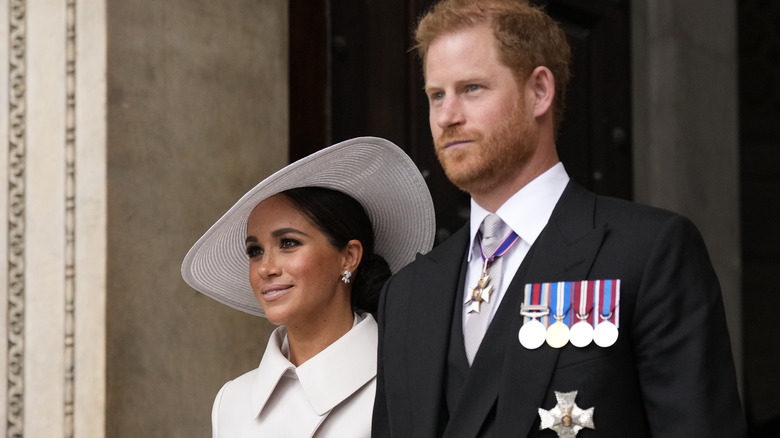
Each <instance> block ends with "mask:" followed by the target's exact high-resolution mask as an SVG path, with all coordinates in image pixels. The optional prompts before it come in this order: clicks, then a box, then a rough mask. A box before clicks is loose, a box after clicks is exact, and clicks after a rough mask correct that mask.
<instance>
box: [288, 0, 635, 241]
mask: <svg viewBox="0 0 780 438" xmlns="http://www.w3.org/2000/svg"><path fill="white" fill-rule="evenodd" d="M432 3H433V1H431V0H405V1H399V2H386V1H354V0H352V1H350V0H291V1H290V142H291V143H290V159H291V160H294V159H297V158H300V157H302V156H305V155H307V154H309V153H311V152H314V151H316V150H318V149H320V148H322V147H324V146H326V145H328V144H331V143H335V142H338V141H341V140H345V139H347V138H351V137H356V136H362V135H371V136H380V137H384V138H387V139H389V140H391V141H393V142H395V143H396V144H398V145H399V146H400V147H402V148H403V149H404V150H405V151H407V153H408V154H409V155H410V156H411V157H412V159H413V160H414V161H415V163H417V165H418V167H419V168H420V170H421V172H422V173H423V175H424V176H425V177H426V181H427V182H428V186H429V188H430V190H431V193H432V195H433V198H434V203H435V206H436V211H437V217H436V219H437V226H438V237H439V238H440V239H441V238H444V237H446V236H448V235H449V234H451V233H452V232H454V231H455V230H457V229H458V228H459V227H461V226H462V225H463V224H464V223H465V221H466V219H467V218H468V209H469V203H468V196H467V195H466V194H464V193H462V192H460V191H459V190H458V189H456V188H455V187H454V186H453V185H452V184H450V182H449V181H448V180H447V179H446V177H445V176H444V172H443V171H442V170H441V168H440V166H439V164H438V162H437V161H436V158H435V155H434V153H433V150H432V146H431V136H430V131H429V128H428V117H427V112H428V107H427V100H426V98H425V95H424V94H423V92H422V89H423V80H422V74H421V70H420V64H419V62H418V60H417V59H416V55H415V54H414V53H413V52H411V51H409V48H410V47H411V46H412V42H411V33H412V29H413V28H414V26H415V24H416V22H417V19H418V17H419V16H420V15H421V14H422V13H423V12H424V11H425V10H426V9H427V8H429V7H430V5H431V4H432ZM535 3H537V4H542V5H543V6H544V7H545V8H546V9H547V11H548V12H549V13H550V15H552V16H553V17H554V18H555V19H556V20H558V21H559V22H560V23H561V25H562V27H563V28H564V29H565V30H566V32H567V34H568V36H569V40H570V43H571V45H572V49H573V60H574V62H573V69H572V70H573V78H572V83H571V86H570V87H569V96H568V99H567V106H568V110H567V112H566V116H565V120H564V122H563V125H562V126H561V132H560V135H559V139H558V149H559V153H560V157H561V160H562V161H563V163H564V164H565V166H566V169H567V171H568V172H569V174H570V175H571V176H572V178H574V179H575V180H577V181H578V182H580V183H581V184H583V185H585V186H586V187H588V188H590V189H591V190H593V191H595V192H597V193H601V194H607V195H612V196H617V197H621V198H625V199H630V198H631V196H632V173H631V126H630V120H631V102H630V57H629V48H630V39H629V37H630V28H629V23H630V15H629V2H628V1H619V0H592V1H588V2H582V1H574V0H549V1H537V2H535Z"/></svg>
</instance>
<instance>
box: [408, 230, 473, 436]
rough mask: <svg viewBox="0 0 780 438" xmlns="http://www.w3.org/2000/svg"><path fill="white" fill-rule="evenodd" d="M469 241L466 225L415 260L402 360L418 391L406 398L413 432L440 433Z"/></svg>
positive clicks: (413, 386)
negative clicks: (454, 312) (453, 327)
mask: <svg viewBox="0 0 780 438" xmlns="http://www.w3.org/2000/svg"><path fill="white" fill-rule="evenodd" d="M467 245H468V228H467V227H464V228H463V229H461V230H460V231H458V232H457V233H456V234H455V235H453V237H452V238H450V239H448V240H447V241H446V242H445V243H443V244H442V245H440V246H439V247H437V248H436V249H434V250H433V251H431V252H430V253H429V254H427V255H424V256H419V257H418V259H417V261H416V263H415V277H414V285H413V287H412V290H411V292H410V293H409V297H410V302H409V303H408V314H409V321H410V324H409V333H408V335H407V336H406V339H407V340H408V356H407V357H406V359H405V360H406V370H407V372H408V379H407V382H409V385H410V389H412V393H414V394H416V395H417V397H416V398H415V399H414V400H408V403H410V406H409V412H410V413H411V415H412V417H413V427H414V435H415V436H438V435H440V434H441V430H440V427H441V426H442V424H440V420H441V415H442V414H441V413H442V412H445V409H444V406H443V400H444V399H443V395H442V394H444V382H445V381H444V376H445V375H446V373H445V371H446V365H447V351H448V346H449V337H450V327H451V324H452V308H453V306H454V305H455V299H456V298H457V297H458V296H460V284H461V283H462V281H463V279H462V276H463V273H462V271H463V270H462V269H461V267H462V265H463V262H464V257H465V251H466V250H465V248H466V247H467ZM421 334H423V335H422V336H421ZM431 376H437V378H435V379H431Z"/></svg>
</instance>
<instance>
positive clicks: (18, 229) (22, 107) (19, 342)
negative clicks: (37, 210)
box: [6, 0, 27, 437]
mask: <svg viewBox="0 0 780 438" xmlns="http://www.w3.org/2000/svg"><path fill="white" fill-rule="evenodd" d="M9 5H10V7H9V9H10V11H9V12H10V14H9V26H8V30H9V56H8V58H9V59H8V69H9V74H8V82H9V84H8V85H9V86H8V89H9V94H8V99H9V101H8V119H9V120H8V126H9V129H8V218H7V219H8V267H7V269H8V322H7V324H8V328H7V336H8V340H7V341H8V351H7V354H8V363H7V373H6V378H7V380H8V389H7V399H6V403H7V418H6V436H9V437H21V436H23V435H24V348H25V345H24V316H25V280H24V269H25V201H26V198H25V156H26V153H27V152H26V128H27V126H26V125H27V123H26V100H25V96H26V83H27V81H26V76H27V72H26V56H25V49H26V41H27V27H26V20H25V17H26V6H27V5H26V1H25V0H11V1H10V4H9Z"/></svg>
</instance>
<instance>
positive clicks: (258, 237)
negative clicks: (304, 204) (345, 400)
mask: <svg viewBox="0 0 780 438" xmlns="http://www.w3.org/2000/svg"><path fill="white" fill-rule="evenodd" d="M246 247H247V254H248V256H249V282H250V284H251V285H252V289H253V291H254V293H255V298H257V301H258V303H260V306H261V307H262V308H263V311H264V312H265V314H266V316H267V318H268V320H269V321H271V322H272V323H274V324H277V325H284V326H285V327H286V328H287V339H288V342H289V346H290V361H291V362H292V363H293V365H295V366H299V365H301V364H303V363H304V362H306V361H307V360H309V359H311V358H312V357H314V356H315V355H316V354H317V353H319V352H321V351H322V350H324V349H325V348H327V347H328V346H329V345H330V344H332V343H333V342H335V341H336V340H338V339H339V338H341V337H342V336H343V335H344V334H345V333H347V332H348V331H349V330H350V329H351V328H352V325H353V314H352V306H351V304H350V293H351V285H350V284H345V283H344V282H342V281H341V275H342V273H343V272H344V271H345V270H349V271H350V272H355V270H356V268H357V266H358V265H359V264H360V259H361V258H362V256H363V246H362V244H361V243H360V241H358V240H351V241H349V243H348V244H347V246H346V247H345V248H344V249H337V248H335V247H334V246H333V245H331V243H330V242H329V241H328V238H327V236H326V235H325V234H324V233H323V232H322V231H320V229H319V228H317V226H316V225H314V224H313V223H312V222H311V221H310V220H309V219H308V218H307V217H306V216H305V215H304V214H303V213H301V212H300V211H299V210H298V209H297V208H296V207H295V206H294V205H293V204H292V203H291V202H290V201H289V200H288V199H287V198H285V197H284V196H283V195H274V196H271V197H270V198H267V199H265V200H264V201H262V202H260V203H259V204H258V205H257V206H256V207H255V209H254V210H253V211H252V214H251V215H250V216H249V222H248V224H247V238H246Z"/></svg>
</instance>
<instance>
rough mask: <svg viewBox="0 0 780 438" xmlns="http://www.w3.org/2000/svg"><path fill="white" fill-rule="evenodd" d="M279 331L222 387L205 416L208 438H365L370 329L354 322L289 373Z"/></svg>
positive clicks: (372, 343)
mask: <svg viewBox="0 0 780 438" xmlns="http://www.w3.org/2000/svg"><path fill="white" fill-rule="evenodd" d="M286 340H287V330H286V329H285V328H284V327H278V328H277V329H276V330H274V332H273V333H272V334H271V338H270V339H269V340H268V346H267V347H266V350H265V353H264V354H263V359H262V360H261V361H260V366H259V367H257V368H255V369H254V370H252V371H250V372H248V373H246V374H244V375H242V376H241V377H238V378H237V379H234V380H231V381H229V382H227V383H226V384H225V385H224V386H223V387H222V389H221V390H220V391H219V394H217V397H216V400H215V401H214V407H213V410H212V414H211V420H212V427H213V437H214V438H242V437H250V436H251V437H255V438H256V437H267V438H283V437H294V438H300V437H316V438H327V437H339V438H353V437H354V438H367V437H369V436H370V435H371V415H372V410H373V406H374V394H375V392H376V356H377V324H376V321H375V320H374V318H373V317H372V316H371V315H370V314H366V315H365V316H356V323H355V325H354V326H353V327H352V329H351V330H350V331H349V332H347V333H346V334H345V335H344V336H342V337H341V338H339V339H338V340H337V341H336V342H334V343H333V344H331V345H329V346H328V347H327V348H326V349H324V350H322V351H321V352H320V353H318V354H317V355H316V356H314V357H312V358H311V359H309V360H307V361H306V362H304V363H303V364H301V365H300V366H299V367H297V368H296V367H295V366H294V365H293V364H292V363H290V361H289V360H288V359H287V355H286V354H285V352H286V350H287V348H286Z"/></svg>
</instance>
